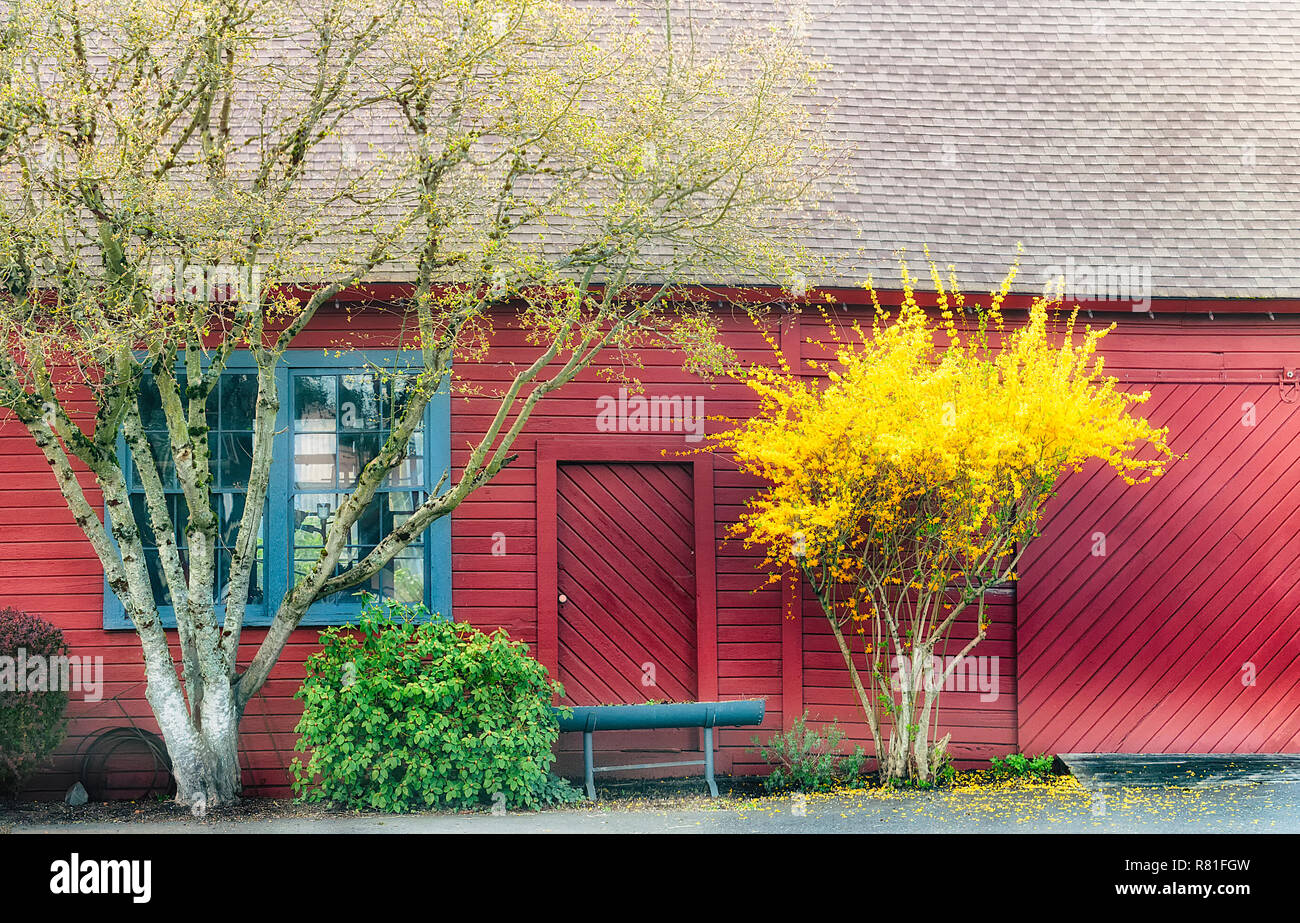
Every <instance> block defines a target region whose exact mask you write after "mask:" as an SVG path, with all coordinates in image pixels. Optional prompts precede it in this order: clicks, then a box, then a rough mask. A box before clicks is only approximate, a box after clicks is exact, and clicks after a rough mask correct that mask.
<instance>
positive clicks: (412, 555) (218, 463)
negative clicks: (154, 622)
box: [104, 352, 451, 628]
mask: <svg viewBox="0 0 1300 923" xmlns="http://www.w3.org/2000/svg"><path fill="white" fill-rule="evenodd" d="M418 362H419V355H418V354H402V353H395V352H389V353H369V352H368V353H365V354H364V356H362V357H361V358H359V359H358V358H357V356H355V355H352V356H349V355H343V356H340V357H322V356H321V354H320V353H316V352H311V353H305V352H291V353H288V354H286V356H285V358H284V360H283V362H282V365H281V368H280V369H279V370H278V372H277V374H278V376H279V378H278V382H279V390H280V405H281V407H280V415H279V417H278V418H277V420H276V427H275V429H276V437H275V444H274V445H273V447H272V464H271V479H270V484H269V490H268V494H267V509H266V513H265V515H264V517H263V524H262V536H261V537H260V538H259V541H258V560H257V564H256V569H255V573H254V576H253V580H252V581H251V583H250V587H249V596H248V599H249V602H248V608H247V610H246V615H245V624H248V625H265V624H268V623H269V622H270V619H271V617H272V616H273V615H274V614H275V607H276V606H277V605H278V604H279V601H280V599H281V598H282V597H283V596H284V594H285V593H286V592H287V591H288V589H289V587H290V586H291V585H292V583H293V582H294V581H296V580H297V579H298V577H299V576H300V575H301V574H303V573H305V572H306V570H307V569H308V568H309V567H310V566H311V565H312V564H314V563H315V561H316V560H317V558H318V557H319V555H320V547H321V542H322V538H323V535H324V532H325V530H326V529H327V528H328V525H329V520H330V518H331V517H332V516H333V513H334V511H335V510H336V509H337V508H338V505H339V503H340V502H341V500H342V499H343V498H345V497H346V496H347V495H348V494H349V493H350V492H351V491H352V489H353V488H354V487H355V486H356V481H357V477H358V475H359V474H360V472H361V470H362V469H363V468H364V467H365V466H366V464H367V463H368V462H369V461H370V460H371V459H373V458H374V457H375V455H376V454H377V453H378V452H379V449H380V448H381V447H382V446H383V444H384V442H385V440H386V439H387V438H388V434H389V432H390V430H391V425H392V421H393V419H394V417H395V415H396V414H398V413H400V411H401V408H402V405H403V401H404V399H405V392H406V384H405V382H406V379H405V377H404V375H403V370H404V369H405V368H408V367H410V366H412V365H414V364H417V363H418ZM141 392H142V393H141V398H140V409H141V414H142V418H143V421H144V425H145V429H146V430H147V432H148V437H149V440H150V443H151V445H152V446H153V447H154V453H155V456H156V457H157V459H158V460H159V468H160V470H159V474H160V476H161V477H162V479H163V483H164V485H165V489H166V491H167V498H168V505H169V508H170V512H171V515H172V519H173V522H174V523H176V527H177V542H178V544H179V545H180V546H181V549H182V561H184V557H185V552H184V532H183V523H184V520H185V517H186V516H187V509H186V506H185V500H184V497H183V496H182V494H181V492H180V487H179V484H178V483H177V480H176V473H175V471H174V470H172V468H171V456H170V451H169V450H168V448H167V446H168V441H167V430H166V423H165V420H164V418H163V414H162V408H161V405H160V401H159V399H158V394H157V389H156V388H155V387H154V386H153V384H152V382H151V381H146V383H145V385H144V387H142V389H141ZM256 396H257V376H256V370H255V368H254V367H253V365H252V362H251V359H250V358H248V357H239V356H237V357H235V358H234V359H232V361H231V362H230V363H229V364H228V366H227V370H226V372H225V373H224V374H223V375H222V377H221V381H220V383H219V385H218V391H217V393H216V394H215V395H214V397H213V399H212V400H211V401H209V408H208V426H209V428H210V431H211V432H210V436H209V439H210V443H209V446H210V449H211V456H212V472H213V502H214V505H215V506H216V509H217V513H218V528H219V542H218V545H219V555H218V569H219V570H218V575H217V586H218V588H219V589H218V591H217V600H216V601H217V606H218V613H219V614H220V612H221V611H222V608H223V606H224V602H225V598H224V597H225V591H224V589H222V588H224V587H225V586H226V584H227V582H228V576H229V569H230V557H231V548H232V546H233V543H234V540H235V537H236V534H237V528H238V523H239V520H240V517H241V516H242V515H243V510H244V496H245V494H246V491H247V486H248V477H249V473H250V470H251V465H252V419H253V407H254V402H255V400H256ZM450 412H451V411H450V400H449V398H448V394H447V391H446V389H445V388H444V389H443V390H442V391H440V392H439V393H438V394H436V395H434V397H433V399H432V400H431V401H430V402H429V406H428V407H427V408H426V411H425V417H424V421H423V424H422V426H421V427H420V429H419V430H417V431H416V433H415V434H414V435H413V436H412V439H411V443H410V445H409V446H408V450H407V455H406V458H404V459H403V460H402V462H401V463H400V464H399V465H398V466H397V467H396V468H395V469H394V470H393V471H392V472H390V473H389V475H388V477H387V478H386V479H385V481H384V483H383V484H382V485H381V487H380V489H379V490H378V492H377V493H376V496H375V498H374V500H373V501H372V502H371V504H370V506H369V508H368V509H367V510H366V511H365V513H363V514H362V516H361V518H360V519H359V520H358V521H357V522H356V524H355V525H354V526H353V527H352V532H351V534H350V536H349V539H348V544H347V546H346V547H345V549H344V552H343V556H342V558H341V559H340V562H339V566H338V570H337V571H336V572H338V571H342V570H344V569H346V568H347V567H349V566H351V565H352V564H354V563H356V562H357V561H359V560H361V559H362V558H364V557H365V556H366V554H368V553H369V552H370V550H371V549H373V548H374V546H375V545H376V544H377V543H378V542H379V541H380V540H381V539H382V538H383V537H384V536H386V535H388V534H389V533H390V532H391V531H392V530H393V528H395V527H396V526H399V525H401V523H402V522H404V521H405V520H406V518H407V517H409V516H410V514H411V512H412V511H413V510H414V509H415V507H416V506H417V505H419V504H420V503H421V502H423V501H424V499H425V498H427V497H428V495H429V491H430V490H431V489H432V487H433V484H434V483H436V481H437V478H438V477H440V476H441V474H442V472H443V471H445V470H446V469H447V467H448V465H449V463H450V440H449V436H450V422H451V420H450ZM119 452H120V453H121V457H122V460H123V464H124V466H125V467H126V468H127V470H128V475H127V477H128V485H129V487H130V490H131V503H132V508H133V510H135V511H136V513H137V521H138V522H144V523H147V517H145V518H141V517H140V515H139V514H140V513H142V512H143V511H144V491H143V487H142V485H141V484H140V482H139V477H138V473H137V472H136V471H135V470H134V464H133V463H132V464H127V462H128V461H129V460H130V453H129V451H128V450H127V449H126V447H125V445H124V444H122V445H119ZM144 538H145V541H146V556H147V560H148V565H149V569H150V576H151V578H152V579H153V584H154V598H155V599H156V600H158V602H159V606H160V612H161V615H162V617H163V620H164V624H166V625H168V626H172V625H174V624H175V617H174V614H173V612H172V611H171V600H170V599H169V597H168V594H167V590H166V581H165V580H164V579H163V576H162V570H161V564H160V561H159V558H158V552H157V550H156V543H155V542H154V538H153V536H152V535H150V534H147V532H146V534H145V536H144ZM450 578H451V522H450V518H449V517H444V518H443V519H441V520H439V521H438V522H436V523H434V525H433V526H431V527H430V528H429V529H426V530H425V531H424V533H423V534H422V535H420V536H419V537H418V538H417V539H416V540H415V541H414V542H413V543H412V544H411V545H410V546H409V547H408V548H406V549H404V550H403V551H402V552H400V553H399V554H398V556H397V557H395V558H394V559H393V560H392V561H390V562H389V564H388V565H387V566H386V567H385V568H384V569H383V570H382V571H380V572H379V573H378V574H376V575H375V576H374V577H373V578H372V579H371V580H370V581H369V582H367V583H365V584H362V585H360V586H357V587H354V588H352V589H350V590H347V591H344V592H341V593H336V594H334V595H333V596H332V597H330V598H328V599H323V600H320V601H318V602H317V603H315V604H314V605H313V606H312V608H311V609H310V610H309V612H308V614H307V616H306V618H305V619H304V620H303V624H304V625H326V624H339V623H346V622H349V621H352V620H353V619H354V618H355V617H356V614H357V612H358V611H359V608H360V600H361V597H362V596H363V595H366V594H376V595H380V596H383V597H385V598H387V599H393V600H398V601H401V602H409V603H421V602H422V603H424V604H425V605H427V606H429V608H430V610H431V611H433V612H438V613H441V614H443V615H446V616H450V614H451V579H450ZM104 625H105V627H106V628H129V627H130V621H129V620H128V619H127V617H126V613H125V610H124V609H123V607H122V605H121V603H120V601H119V600H118V599H117V597H116V595H115V594H114V593H113V591H112V590H111V589H109V588H108V587H107V585H106V586H105V591H104Z"/></svg>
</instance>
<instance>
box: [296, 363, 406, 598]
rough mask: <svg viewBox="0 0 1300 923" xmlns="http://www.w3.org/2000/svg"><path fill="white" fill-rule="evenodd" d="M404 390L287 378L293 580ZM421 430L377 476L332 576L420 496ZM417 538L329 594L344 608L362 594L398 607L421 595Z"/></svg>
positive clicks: (360, 378) (359, 380)
mask: <svg viewBox="0 0 1300 923" xmlns="http://www.w3.org/2000/svg"><path fill="white" fill-rule="evenodd" d="M406 393H407V390H406V381H405V379H404V378H402V377H400V376H399V377H396V378H394V377H390V376H379V375H374V374H367V373H346V374H335V373H312V374H296V375H294V377H293V485H292V494H293V510H292V516H293V576H292V579H293V580H297V579H298V578H300V577H302V576H304V575H305V574H307V573H308V572H309V571H310V570H311V568H312V566H313V565H314V564H315V563H316V561H317V560H319V558H320V553H321V548H322V547H323V545H324V538H325V534H326V532H327V531H328V529H329V523H330V520H331V519H332V518H333V516H334V512H335V510H337V509H338V506H339V504H340V503H342V502H343V501H344V500H345V499H346V498H347V495H348V494H349V493H350V492H351V491H352V489H353V488H355V487H356V485H357V480H358V478H359V477H360V475H361V472H362V471H363V470H365V467H366V465H368V464H369V463H370V462H371V461H372V460H373V459H374V458H375V456H377V455H378V454H379V451H380V449H382V448H383V446H384V443H385V442H386V441H387V439H388V435H389V433H390V431H391V426H392V421H393V419H394V418H395V417H396V416H397V415H399V414H400V413H401V411H402V408H403V403H404V400H405V396H406ZM423 446H424V429H423V427H421V428H420V429H418V430H416V432H415V433H414V434H413V435H412V437H411V440H410V443H409V444H408V445H407V451H406V456H405V458H403V459H402V461H401V462H400V463H399V464H398V465H397V466H396V467H395V468H394V469H393V470H392V471H391V472H389V474H388V476H387V477H386V478H385V479H384V481H383V483H382V484H381V486H380V488H379V490H378V491H377V492H376V494H375V498H374V499H373V500H372V501H371V503H370V506H369V507H368V508H367V509H366V511H365V512H364V513H362V515H361V516H360V517H359V518H358V520H357V522H356V523H354V524H353V526H352V529H351V531H350V532H349V534H348V538H347V545H346V546H345V548H344V550H343V553H342V555H341V556H340V559H339V563H338V565H337V567H336V568H335V573H340V572H342V571H343V570H345V569H347V568H348V567H351V566H352V565H353V564H355V563H357V562H358V561H360V560H361V559H362V558H364V557H365V556H366V555H367V554H369V553H370V552H371V550H373V549H374V547H375V546H376V545H377V544H378V543H379V542H380V540H381V539H382V538H383V537H384V536H386V535H388V534H389V533H391V532H392V531H393V529H394V528H395V527H397V526H399V525H401V524H402V523H403V522H405V521H406V520H407V519H408V518H409V517H410V515H411V513H412V512H413V511H414V510H415V508H416V507H417V506H418V505H419V504H420V503H422V502H424V500H425V498H426V497H427V496H428V494H427V492H426V491H425V490H424V489H423V488H424V484H425V469H424V451H423ZM424 543H425V539H424V536H423V535H421V536H420V537H418V538H417V539H416V540H415V541H414V542H412V543H411V545H410V546H409V547H407V548H406V549H404V550H403V551H402V552H401V553H399V554H398V556H397V557H395V558H394V559H393V560H392V561H390V562H389V563H388V565H386V566H385V567H384V569H383V570H382V571H380V572H379V573H377V574H376V575H375V576H374V577H373V578H371V580H370V581H368V582H366V583H363V584H361V585H359V586H356V587H353V588H351V589H350V590H345V591H343V592H341V593H337V594H335V595H334V596H333V597H331V598H329V599H327V600H325V602H327V603H333V604H346V603H350V602H353V601H356V600H359V599H360V598H361V597H362V596H363V595H366V594H377V595H380V596H383V597H385V598H388V599H393V600H397V601H400V602H411V603H419V602H423V601H424V598H425V594H424V587H425V569H424V562H425V548H424Z"/></svg>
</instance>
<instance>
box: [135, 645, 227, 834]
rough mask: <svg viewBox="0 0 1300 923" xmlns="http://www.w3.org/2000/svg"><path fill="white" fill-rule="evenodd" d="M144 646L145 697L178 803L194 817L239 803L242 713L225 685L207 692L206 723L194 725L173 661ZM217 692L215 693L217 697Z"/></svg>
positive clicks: (203, 704)
mask: <svg viewBox="0 0 1300 923" xmlns="http://www.w3.org/2000/svg"><path fill="white" fill-rule="evenodd" d="M149 647H150V645H146V647H145V675H146V678H147V680H148V683H147V686H146V690H145V697H146V698H147V699H148V700H149V705H150V707H151V708H152V709H153V713H154V717H155V718H156V719H157V720H158V729H159V730H160V731H161V732H162V737H163V742H164V743H165V744H166V745H167V754H168V755H169V756H170V757H171V762H172V776H173V778H175V780H176V803H177V804H183V805H186V806H188V807H189V808H190V809H191V810H192V811H193V812H194V813H195V814H196V815H200V816H201V815H202V814H203V813H205V812H206V811H207V809H208V808H209V807H212V806H213V805H218V804H230V803H232V802H234V801H238V800H239V793H240V790H241V787H242V779H241V772H240V768H239V713H238V711H237V710H236V709H235V708H234V696H233V695H232V691H231V690H230V688H229V687H228V686H227V687H226V690H225V695H224V696H222V695H220V694H219V690H211V689H210V690H208V691H206V692H205V694H204V697H203V703H202V712H201V714H202V721H201V723H200V724H199V725H198V726H196V724H195V722H194V721H193V719H192V717H191V715H190V711H189V709H188V708H187V707H186V704H185V695H184V691H183V690H182V687H181V684H180V681H179V680H178V679H177V677H176V670H175V667H174V666H173V665H172V663H171V656H170V653H169V652H167V651H166V650H165V649H164V651H163V652H162V653H163V654H165V655H166V659H165V660H162V658H160V657H158V656H157V653H156V652H155V653H154V656H150V651H149ZM214 692H215V693H217V694H214Z"/></svg>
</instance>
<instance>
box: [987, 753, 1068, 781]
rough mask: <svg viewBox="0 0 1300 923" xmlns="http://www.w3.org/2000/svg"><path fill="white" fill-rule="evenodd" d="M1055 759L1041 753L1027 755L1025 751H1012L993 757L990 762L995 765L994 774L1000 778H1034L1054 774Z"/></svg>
mask: <svg viewBox="0 0 1300 923" xmlns="http://www.w3.org/2000/svg"><path fill="white" fill-rule="evenodd" d="M1053 762H1054V760H1053V759H1052V757H1051V755H1049V754H1046V753H1041V754H1039V755H1038V756H1026V755H1024V754H1023V753H1012V754H1011V755H1010V756H1006V757H997V756H995V757H993V759H991V760H989V763H990V764H991V765H992V767H993V775H994V776H996V777H998V778H1025V777H1028V778H1034V779H1046V778H1047V777H1048V776H1050V775H1052V772H1053V769H1052V764H1053Z"/></svg>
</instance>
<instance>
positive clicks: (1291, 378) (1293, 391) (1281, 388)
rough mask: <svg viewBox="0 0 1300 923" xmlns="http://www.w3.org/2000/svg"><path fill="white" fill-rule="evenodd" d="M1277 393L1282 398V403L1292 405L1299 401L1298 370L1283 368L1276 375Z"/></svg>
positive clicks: (1299, 375) (1299, 373) (1299, 376)
mask: <svg viewBox="0 0 1300 923" xmlns="http://www.w3.org/2000/svg"><path fill="white" fill-rule="evenodd" d="M1277 387H1278V392H1279V394H1280V395H1281V397H1282V403H1284V404H1294V403H1296V401H1300V391H1297V387H1300V370H1297V369H1295V368H1284V369H1282V371H1280V372H1278V373H1277Z"/></svg>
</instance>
